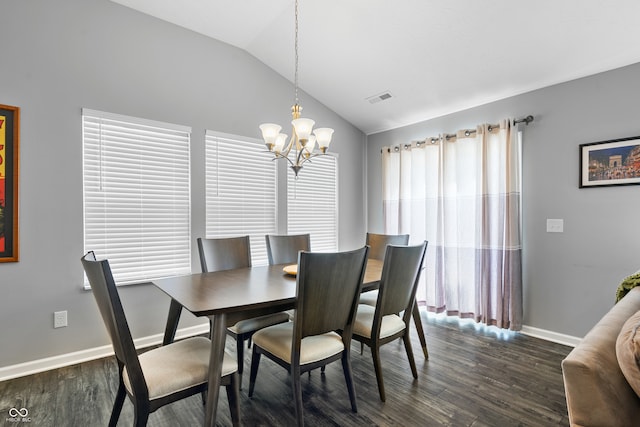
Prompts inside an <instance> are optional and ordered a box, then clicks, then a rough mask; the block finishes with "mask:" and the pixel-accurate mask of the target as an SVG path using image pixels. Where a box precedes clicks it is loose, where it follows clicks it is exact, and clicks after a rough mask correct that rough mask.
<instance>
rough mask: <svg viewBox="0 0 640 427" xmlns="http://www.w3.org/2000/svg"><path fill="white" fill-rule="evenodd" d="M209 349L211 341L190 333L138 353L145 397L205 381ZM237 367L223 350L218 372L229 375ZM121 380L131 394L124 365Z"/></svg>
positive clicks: (207, 375)
mask: <svg viewBox="0 0 640 427" xmlns="http://www.w3.org/2000/svg"><path fill="white" fill-rule="evenodd" d="M210 352H211V341H209V340H208V339H207V338H204V337H194V338H190V339H188V340H183V341H176V342H174V343H172V344H171V345H168V346H164V347H158V348H155V349H153V350H151V351H147V352H146V353H142V354H141V355H140V356H139V357H138V359H139V360H140V368H141V369H142V373H143V375H144V379H145V381H146V383H147V388H148V390H149V399H151V400H154V399H159V398H163V397H166V396H168V395H171V394H174V393H176V392H179V391H183V390H187V389H189V388H191V387H195V386H197V385H199V384H205V383H206V382H207V380H208V377H209V353H210ZM237 369H238V364H237V363H236V360H235V358H234V357H233V356H231V355H230V354H229V353H227V352H225V355H224V362H223V364H222V376H226V375H230V374H232V373H234V372H235V371H236V370H237ZM123 381H124V386H125V387H126V389H127V392H128V393H129V394H131V395H133V389H132V387H131V381H130V380H129V375H128V374H127V368H126V367H125V368H124V374H123Z"/></svg>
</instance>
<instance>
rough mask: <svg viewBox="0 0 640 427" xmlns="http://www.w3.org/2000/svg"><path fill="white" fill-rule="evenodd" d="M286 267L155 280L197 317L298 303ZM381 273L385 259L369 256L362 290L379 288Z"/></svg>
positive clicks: (278, 266)
mask: <svg viewBox="0 0 640 427" xmlns="http://www.w3.org/2000/svg"><path fill="white" fill-rule="evenodd" d="M285 266H286V264H283V265H272V266H260V267H249V268H239V269H234V270H226V271H216V272H212V273H197V274H191V275H188V276H178V277H172V278H168V279H159V280H154V281H153V283H154V284H155V285H156V286H157V287H158V288H160V289H161V290H162V291H164V292H165V293H166V294H167V295H169V296H170V297H171V298H172V299H174V300H175V301H176V302H178V303H179V304H180V305H181V306H182V307H184V308H185V309H187V310H189V311H190V312H191V313H193V314H194V315H196V316H211V315H215V314H220V313H226V314H231V313H239V312H243V313H244V312H247V311H262V309H265V308H268V307H272V306H276V307H281V306H289V308H291V307H293V305H294V303H295V297H296V278H295V276H291V275H288V274H286V273H284V271H283V268H284V267H285ZM381 273H382V261H380V260H376V259H370V260H369V261H368V262H367V269H366V270H365V277H364V280H363V292H364V291H367V290H372V289H375V288H377V285H378V282H379V281H380V275H381ZM253 315H254V313H251V316H253Z"/></svg>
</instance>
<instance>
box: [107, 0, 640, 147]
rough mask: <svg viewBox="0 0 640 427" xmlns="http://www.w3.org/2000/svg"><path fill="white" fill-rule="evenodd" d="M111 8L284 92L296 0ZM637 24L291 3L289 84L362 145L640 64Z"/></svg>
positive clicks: (413, 6) (572, 13) (585, 17)
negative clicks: (272, 79) (249, 66)
mask: <svg viewBox="0 0 640 427" xmlns="http://www.w3.org/2000/svg"><path fill="white" fill-rule="evenodd" d="M112 1H114V2H115V3H119V4H122V5H124V6H127V7H130V8H132V9H135V10H138V11H140V12H143V13H146V14H149V15H152V16H155V17H157V18H160V19H162V20H165V21H168V22H171V23H174V24H176V25H179V26H182V27H185V28H188V29H190V30H193V31H196V32H198V33H202V34H204V35H206V36H209V37H212V38H215V39H218V40H220V41H223V42H225V43H229V44H231V45H234V46H237V47H238V48H240V49H244V50H245V51H247V52H248V53H250V54H251V55H253V56H255V57H256V58H257V59H258V60H260V61H262V62H263V63H264V64H266V65H267V66H269V67H270V68H272V69H273V70H275V71H276V72H278V73H279V74H281V75H282V76H284V77H286V78H287V79H289V80H291V81H293V74H294V49H293V46H294V42H293V40H294V0H190V1H175V0H112ZM639 16H640V1H638V0H616V1H604V0H536V1H527V2H525V1H523V0H483V1H479V0H455V1H446V0H300V5H299V51H300V58H299V61H300V66H299V83H300V87H301V89H302V90H304V91H305V92H307V93H309V94H310V95H311V96H313V97H314V98H316V99H317V100H318V101H320V102H322V103H323V104H325V105H326V106H327V107H329V108H331V109H332V110H333V111H335V112H336V113H338V114H339V115H341V116H342V117H344V118H345V119H346V120H348V121H349V122H351V123H352V124H353V125H355V126H356V127H357V128H359V129H360V130H362V131H363V132H364V133H366V134H371V133H376V132H379V131H383V130H388V129H393V128H397V127H400V126H404V125H407V124H411V123H415V122H419V121H422V120H426V119H430V118H433V117H438V116H441V115H444V114H448V113H452V112H455V111H459V110H463V109H466V108H470V107H474V106H477V105H482V104H485V103H487V102H491V101H495V100H498V99H503V98H506V97H509V96H512V95H516V94H520V93H524V92H528V91H531V90H534V89H538V88H541V87H546V86H549V85H553V84H556V83H561V82H565V81H568V80H573V79H576V78H579V77H584V76H588V75H591V74H595V73H598V72H602V71H607V70H610V69H614V68H618V67H621V66H625V65H629V64H633V63H636V62H640V25H639V24H638V17H639ZM638 78H639V79H640V76H638ZM292 93H293V91H292ZM386 93H389V94H390V95H391V96H390V97H389V98H387V99H385V100H384V101H380V98H381V96H380V95H382V94H386ZM382 97H383V98H384V97H386V96H382ZM372 98H373V100H374V101H379V102H372ZM301 103H302V104H303V105H304V99H301Z"/></svg>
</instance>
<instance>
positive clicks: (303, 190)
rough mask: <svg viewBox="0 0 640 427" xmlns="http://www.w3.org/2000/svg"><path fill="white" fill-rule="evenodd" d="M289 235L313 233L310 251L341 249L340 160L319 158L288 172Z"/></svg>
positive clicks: (331, 157) (326, 157)
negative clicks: (339, 234)
mask: <svg viewBox="0 0 640 427" xmlns="http://www.w3.org/2000/svg"><path fill="white" fill-rule="evenodd" d="M287 177H288V178H287V181H288V184H287V188H288V190H287V194H288V201H287V205H288V224H289V230H288V233H289V234H299V233H311V250H313V251H317V252H332V251H337V250H338V187H337V182H338V159H337V158H336V157H335V156H334V155H328V156H320V157H316V158H314V159H312V160H310V161H308V162H306V163H305V164H304V167H303V168H302V170H301V171H300V173H299V175H298V178H297V179H296V177H295V175H294V174H293V172H291V171H288V172H287Z"/></svg>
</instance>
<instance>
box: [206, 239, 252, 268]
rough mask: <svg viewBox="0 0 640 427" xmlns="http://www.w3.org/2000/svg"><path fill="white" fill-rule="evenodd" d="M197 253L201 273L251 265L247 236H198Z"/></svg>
mask: <svg viewBox="0 0 640 427" xmlns="http://www.w3.org/2000/svg"><path fill="white" fill-rule="evenodd" d="M198 254H199V255H200V267H201V268H202V272H203V273H208V272H213V271H222V270H232V269H234V268H243V267H251V242H250V241H249V236H242V237H223V238H218V239H203V238H201V237H198Z"/></svg>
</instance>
